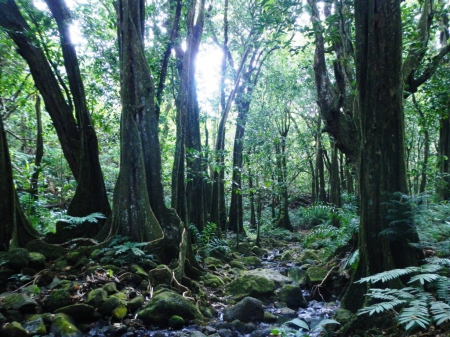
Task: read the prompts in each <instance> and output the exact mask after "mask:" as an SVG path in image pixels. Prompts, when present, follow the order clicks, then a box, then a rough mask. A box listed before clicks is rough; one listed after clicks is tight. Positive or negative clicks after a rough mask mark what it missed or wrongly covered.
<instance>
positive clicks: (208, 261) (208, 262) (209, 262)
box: [203, 256, 223, 268]
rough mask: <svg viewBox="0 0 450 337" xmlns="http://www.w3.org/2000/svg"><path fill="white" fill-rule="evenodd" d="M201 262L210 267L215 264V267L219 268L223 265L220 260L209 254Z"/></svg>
mask: <svg viewBox="0 0 450 337" xmlns="http://www.w3.org/2000/svg"><path fill="white" fill-rule="evenodd" d="M203 262H204V263H205V264H206V266H207V267H208V268H211V266H215V267H216V268H221V267H222V266H223V261H222V260H219V259H216V258H215V257H211V256H208V257H206V258H205V260H204V261H203Z"/></svg>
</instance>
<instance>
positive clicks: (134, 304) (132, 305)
mask: <svg viewBox="0 0 450 337" xmlns="http://www.w3.org/2000/svg"><path fill="white" fill-rule="evenodd" d="M143 305H144V298H143V297H142V296H136V297H135V298H133V299H131V300H130V301H128V303H127V308H128V310H130V311H131V312H134V311H136V310H137V309H139V308H140V307H142V306H143Z"/></svg>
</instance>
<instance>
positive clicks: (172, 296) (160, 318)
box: [138, 290, 203, 326]
mask: <svg viewBox="0 0 450 337" xmlns="http://www.w3.org/2000/svg"><path fill="white" fill-rule="evenodd" d="M173 315H177V316H180V317H182V318H183V319H185V320H187V319H194V320H201V319H202V318H203V316H202V314H201V313H200V311H199V310H198V308H197V307H196V306H195V304H194V303H193V302H191V301H190V300H188V299H187V298H184V297H183V296H181V295H178V294H176V293H174V292H172V291H167V290H166V291H163V292H161V293H158V294H156V295H155V296H154V297H153V298H152V299H151V300H150V302H149V303H148V304H147V305H146V306H145V307H144V309H143V310H142V311H140V312H139V314H138V317H139V318H140V319H142V320H143V321H144V323H146V324H151V323H154V324H156V325H159V326H163V325H166V324H167V321H168V320H169V318H170V317H172V316H173Z"/></svg>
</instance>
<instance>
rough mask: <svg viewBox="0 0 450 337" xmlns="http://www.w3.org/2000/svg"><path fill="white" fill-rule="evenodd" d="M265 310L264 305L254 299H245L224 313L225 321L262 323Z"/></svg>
mask: <svg viewBox="0 0 450 337" xmlns="http://www.w3.org/2000/svg"><path fill="white" fill-rule="evenodd" d="M263 318H264V309H263V306H262V303H261V302H260V301H259V300H257V299H256V298H253V297H245V298H244V299H243V300H242V301H240V302H239V303H237V304H236V305H233V306H231V307H229V308H226V309H225V310H224V312H223V319H224V320H226V321H228V322H232V321H234V320H236V319H238V320H240V321H241V322H244V323H247V322H254V321H262V320H263Z"/></svg>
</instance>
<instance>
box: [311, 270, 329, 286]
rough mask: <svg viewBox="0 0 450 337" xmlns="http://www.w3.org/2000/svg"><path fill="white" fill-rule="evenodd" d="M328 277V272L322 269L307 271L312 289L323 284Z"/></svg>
mask: <svg viewBox="0 0 450 337" xmlns="http://www.w3.org/2000/svg"><path fill="white" fill-rule="evenodd" d="M326 275H327V271H326V270H325V269H323V268H320V267H309V268H308V269H307V270H306V277H307V282H308V285H309V286H310V287H312V286H313V285H315V284H318V283H320V282H322V280H323V279H324V278H325V276H326Z"/></svg>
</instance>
